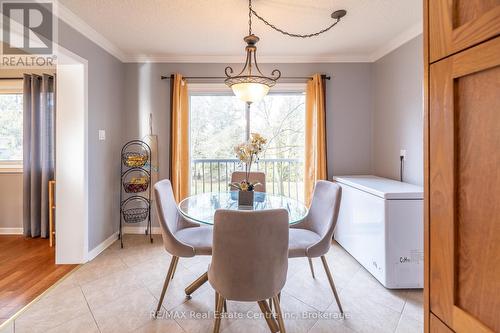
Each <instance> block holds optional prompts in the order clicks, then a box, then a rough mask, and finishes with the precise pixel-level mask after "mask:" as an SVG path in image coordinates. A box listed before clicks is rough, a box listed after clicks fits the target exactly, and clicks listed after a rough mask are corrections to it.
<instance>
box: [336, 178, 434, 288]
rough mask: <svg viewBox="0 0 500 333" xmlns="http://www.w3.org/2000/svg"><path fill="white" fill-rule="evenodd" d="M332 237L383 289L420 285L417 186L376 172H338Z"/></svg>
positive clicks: (420, 199)
mask: <svg viewBox="0 0 500 333" xmlns="http://www.w3.org/2000/svg"><path fill="white" fill-rule="evenodd" d="M334 181H336V182H337V183H339V185H340V186H341V187H342V201H341V204H340V213H339V218H338V221H337V226H336V228H335V240H336V241H337V242H338V243H339V244H340V245H341V246H342V247H343V248H344V249H345V250H347V251H348V252H349V253H350V254H351V255H352V256H353V257H354V258H355V259H356V260H357V261H358V262H359V263H360V264H361V265H363V266H364V267H365V268H366V269H367V270H368V271H369V272H370V273H371V274H372V275H373V276H374V277H375V278H376V279H377V280H378V281H380V283H382V284H383V285H384V286H385V287H386V288H423V280H424V269H423V267H424V255H423V247H424V241H423V235H424V220H423V218H424V207H423V189H422V187H420V186H416V185H412V184H407V183H402V182H398V181H395V180H391V179H386V178H381V177H376V176H339V177H334Z"/></svg>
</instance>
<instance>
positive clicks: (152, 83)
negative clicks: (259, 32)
mask: <svg viewBox="0 0 500 333" xmlns="http://www.w3.org/2000/svg"><path fill="white" fill-rule="evenodd" d="M233 65H234V66H233V68H240V67H241V65H238V64H233ZM225 66H227V65H226V64H174V63H147V64H126V67H125V68H126V69H125V81H126V86H125V101H126V103H125V104H126V106H125V111H126V113H125V116H124V129H125V130H124V132H123V141H124V142H125V141H127V140H131V139H135V138H140V137H141V135H144V134H146V133H147V132H146V131H147V128H148V127H147V119H148V115H149V113H153V119H154V121H153V124H154V125H153V130H154V133H155V134H157V135H158V142H159V143H158V144H159V147H158V150H159V154H158V155H159V164H160V175H159V177H160V179H163V178H167V177H168V174H169V172H168V171H169V170H168V166H169V156H168V151H169V141H170V138H169V112H170V109H169V107H170V96H169V94H170V84H169V80H160V77H161V76H162V75H166V76H169V75H170V74H172V73H177V72H178V73H181V74H183V75H184V76H221V75H224V68H225ZM273 68H279V69H280V70H281V72H282V75H283V76H309V75H312V74H314V73H318V72H319V73H324V74H328V75H330V76H331V77H332V79H331V81H327V117H326V122H327V136H328V138H327V139H328V176H329V178H331V177H332V176H333V175H334V174H335V175H341V174H367V173H370V172H371V139H372V135H371V127H372V126H371V114H372V94H371V92H372V87H371V82H372V81H371V64H369V63H334V64H332V63H329V64H275V65H273V66H272V67H271V66H270V65H266V64H263V65H262V66H261V69H262V70H263V72H264V73H267V72H270V71H271V70H272V69H273ZM153 216H154V217H156V214H155V213H154V215H153ZM155 225H156V223H155Z"/></svg>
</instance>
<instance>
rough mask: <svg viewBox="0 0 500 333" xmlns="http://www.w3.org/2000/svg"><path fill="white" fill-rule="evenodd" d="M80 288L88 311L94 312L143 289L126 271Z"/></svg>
mask: <svg viewBox="0 0 500 333" xmlns="http://www.w3.org/2000/svg"><path fill="white" fill-rule="evenodd" d="M81 288H82V291H83V294H84V295H85V299H86V300H87V303H88V304H89V306H90V309H91V310H95V309H97V308H99V307H101V306H103V305H105V304H108V303H110V302H112V301H113V300H115V299H117V298H119V297H122V296H124V295H126V294H129V293H132V292H135V291H137V290H139V289H141V288H144V285H143V284H142V283H141V282H140V281H139V279H137V278H136V277H135V276H134V275H133V273H132V271H131V270H130V269H128V270H120V271H118V272H116V273H112V274H109V275H106V276H104V277H102V278H100V279H97V280H93V281H91V282H88V283H86V284H83V285H82V287H81Z"/></svg>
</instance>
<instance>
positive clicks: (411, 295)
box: [1, 235, 423, 333]
mask: <svg viewBox="0 0 500 333" xmlns="http://www.w3.org/2000/svg"><path fill="white" fill-rule="evenodd" d="M125 237H126V239H125V248H124V249H121V248H120V247H119V242H115V243H114V244H113V245H112V246H111V247H110V248H108V249H107V250H105V251H104V252H103V253H102V254H100V255H99V256H98V257H97V258H95V259H94V260H93V261H91V262H89V263H87V264H85V265H84V266H83V267H81V268H80V269H78V270H77V271H76V272H74V273H72V274H71V275H70V276H69V277H68V278H67V279H66V280H64V281H63V282H62V283H61V284H59V285H58V286H57V287H56V288H54V289H53V290H51V291H50V292H49V293H48V294H47V295H45V296H44V297H42V299H41V300H39V301H38V302H37V303H35V304H34V305H32V306H31V307H30V308H29V309H28V310H27V311H26V312H25V313H23V314H22V315H21V317H19V318H18V319H17V320H16V322H15V326H16V332H21V333H22V332H30V333H31V332H35V333H36V332H82V333H83V332H85V333H87V332H97V329H99V330H100V332H104V333H105V332H120V333H121V332H169V333H170V332H172V333H177V332H179V333H180V332H210V331H211V330H212V329H213V323H214V319H213V311H214V308H215V304H214V303H215V297H214V291H213V290H212V288H211V286H210V285H209V284H208V283H206V284H204V285H203V286H202V287H201V288H200V289H199V290H198V291H197V292H196V293H194V294H193V298H192V299H191V300H187V299H186V297H185V293H184V289H185V288H186V287H187V285H189V284H190V283H191V282H193V281H194V280H195V279H196V278H197V277H198V276H199V275H201V274H202V273H203V272H205V271H206V268H207V267H208V264H209V262H210V257H194V258H189V259H185V258H181V259H180V260H179V264H178V266H177V272H176V274H175V276H174V279H173V280H172V281H171V283H170V286H169V289H168V292H167V294H166V296H165V300H164V302H163V308H162V310H165V311H166V310H169V311H170V312H163V314H166V313H168V314H170V317H167V318H158V319H154V318H153V317H152V314H153V313H154V310H155V309H156V306H157V302H158V298H159V296H160V292H161V289H162V287H163V282H164V279H165V276H166V274H167V270H168V266H169V264H170V260H171V256H170V255H169V254H168V253H167V252H166V251H165V250H164V248H163V245H162V243H161V238H160V237H157V238H155V243H153V244H151V243H149V240H148V239H147V237H146V236H144V235H126V236H125ZM326 258H327V261H328V263H329V266H330V269H331V271H332V274H333V276H334V280H335V283H336V286H337V290H338V291H339V293H340V299H341V302H342V305H343V307H344V310H345V311H346V314H348V317H347V318H345V319H339V313H338V308H337V304H336V302H335V300H334V297H333V293H332V291H331V289H330V285H329V283H328V280H327V277H326V274H325V272H324V269H323V265H322V263H321V260H320V259H319V258H316V259H314V261H313V262H314V268H315V273H316V279H313V278H312V276H311V272H310V270H309V264H308V262H307V259H306V258H296V259H292V260H290V262H289V272H288V280H287V283H286V286H285V289H284V291H283V292H282V303H281V306H282V310H283V312H284V314H285V325H286V328H287V331H288V332H292V333H297V332H311V333H322V332H347V333H352V332H358V333H359V332H361V333H362V332H370V333H372V332H395V331H397V332H398V333H402V332H403V333H404V332H408V333H413V332H421V331H422V325H423V323H422V319H423V310H422V298H423V297H422V291H421V290H416V291H414V290H402V291H391V290H388V289H386V288H384V287H383V286H382V285H380V284H379V283H378V282H377V281H376V280H375V279H374V278H373V277H372V276H371V275H370V274H369V273H368V272H367V271H366V270H365V269H363V268H362V267H361V266H360V265H359V264H358V263H357V262H356V260H354V258H352V257H351V256H350V255H349V254H348V253H347V252H345V251H344V250H343V249H342V248H341V247H340V246H338V245H337V244H335V243H334V244H333V246H332V248H331V250H330V252H329V253H328V254H327V255H326ZM84 296H85V297H84ZM87 302H88V305H87ZM89 307H90V310H89ZM323 311H326V312H325V313H322V312H323ZM260 314H261V313H260V309H259V307H258V305H257V304H256V303H255V302H234V301H228V313H227V315H226V316H227V317H229V318H223V320H222V327H221V331H223V332H224V333H230V332H252V333H253V332H268V331H269V328H268V327H267V324H266V322H265V320H264V319H263V318H262V316H261V315H260ZM183 316H185V317H183ZM96 322H97V325H96ZM11 328H12V327H9V328H6V330H7V331H6V332H1V333H11V332H12V330H11Z"/></svg>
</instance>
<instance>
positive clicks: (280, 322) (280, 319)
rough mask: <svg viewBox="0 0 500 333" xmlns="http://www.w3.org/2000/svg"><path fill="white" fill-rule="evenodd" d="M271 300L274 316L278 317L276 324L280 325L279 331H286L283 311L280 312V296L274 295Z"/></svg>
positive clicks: (281, 332) (283, 332) (284, 332)
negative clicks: (272, 301)
mask: <svg viewBox="0 0 500 333" xmlns="http://www.w3.org/2000/svg"><path fill="white" fill-rule="evenodd" d="M273 300H274V309H275V312H276V317H277V318H278V325H279V327H280V333H286V330H285V322H284V321H283V313H281V304H280V298H279V297H278V296H274V297H273Z"/></svg>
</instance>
